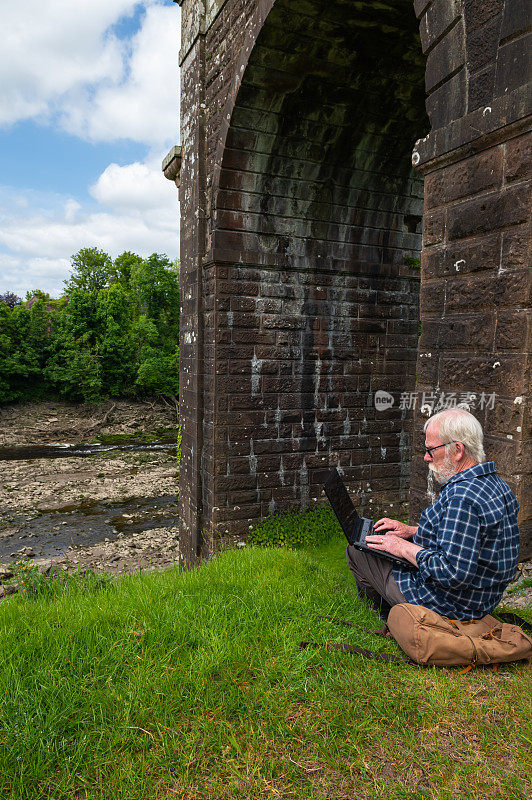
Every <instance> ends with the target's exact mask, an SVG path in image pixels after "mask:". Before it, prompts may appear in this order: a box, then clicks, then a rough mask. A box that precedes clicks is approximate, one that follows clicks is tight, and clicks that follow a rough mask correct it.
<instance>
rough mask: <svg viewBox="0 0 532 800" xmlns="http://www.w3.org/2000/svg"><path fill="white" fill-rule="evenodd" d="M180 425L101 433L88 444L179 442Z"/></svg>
mask: <svg viewBox="0 0 532 800" xmlns="http://www.w3.org/2000/svg"><path fill="white" fill-rule="evenodd" d="M178 435H179V428H178V427H170V428H156V430H154V431H132V432H131V433H100V434H98V435H97V436H94V438H93V439H91V440H90V442H88V444H118V445H120V444H129V443H131V442H134V443H138V444H150V443H152V442H170V443H171V442H177V437H178Z"/></svg>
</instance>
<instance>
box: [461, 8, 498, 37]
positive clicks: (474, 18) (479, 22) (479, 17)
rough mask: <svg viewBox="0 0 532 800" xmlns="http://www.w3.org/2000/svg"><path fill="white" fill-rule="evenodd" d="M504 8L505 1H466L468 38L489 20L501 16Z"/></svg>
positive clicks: (465, 11)
mask: <svg viewBox="0 0 532 800" xmlns="http://www.w3.org/2000/svg"><path fill="white" fill-rule="evenodd" d="M502 6H503V0H465V2H464V13H465V20H466V31H467V34H468V38H469V35H470V34H471V33H473V32H474V31H475V30H477V29H478V28H481V27H482V26H483V25H484V24H485V23H486V22H487V21H488V20H490V19H492V18H493V17H495V16H497V15H498V14H500V12H501V10H502Z"/></svg>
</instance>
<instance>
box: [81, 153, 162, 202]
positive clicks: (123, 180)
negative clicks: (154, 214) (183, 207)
mask: <svg viewBox="0 0 532 800" xmlns="http://www.w3.org/2000/svg"><path fill="white" fill-rule="evenodd" d="M90 193H91V195H92V196H93V197H94V198H95V200H97V201H98V202H99V203H101V204H102V205H104V206H108V207H110V208H116V209H138V210H140V209H144V210H147V209H152V208H160V207H162V206H164V205H171V204H172V202H173V201H175V196H176V188H175V185H174V184H173V183H170V182H169V181H167V180H165V179H164V178H163V174H162V172H161V167H160V164H157V165H148V164H140V163H139V162H138V161H137V162H135V163H134V164H128V165H127V166H125V167H120V166H118V164H109V166H108V167H107V169H106V170H105V171H104V172H102V174H101V175H100V177H99V178H98V180H97V181H96V183H95V184H94V186H91V188H90Z"/></svg>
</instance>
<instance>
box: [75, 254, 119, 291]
mask: <svg viewBox="0 0 532 800" xmlns="http://www.w3.org/2000/svg"><path fill="white" fill-rule="evenodd" d="M71 264H72V268H73V272H72V275H71V276H70V278H69V279H68V281H65V288H66V290H67V292H72V291H73V290H74V289H81V290H83V291H85V292H90V293H91V294H95V293H97V292H99V291H100V289H103V288H104V286H106V285H107V284H108V282H109V280H110V278H111V276H112V269H113V262H112V261H111V258H110V257H109V256H108V255H107V253H104V252H103V250H98V248H97V247H82V248H81V250H79V251H78V252H77V253H75V254H74V255H73V256H72V260H71Z"/></svg>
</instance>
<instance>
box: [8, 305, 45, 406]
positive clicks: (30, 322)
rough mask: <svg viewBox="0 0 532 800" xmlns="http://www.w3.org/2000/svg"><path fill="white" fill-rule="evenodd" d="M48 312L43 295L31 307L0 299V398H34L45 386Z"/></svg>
mask: <svg viewBox="0 0 532 800" xmlns="http://www.w3.org/2000/svg"><path fill="white" fill-rule="evenodd" d="M49 324H50V314H49V313H48V312H47V311H46V309H45V306H44V302H43V300H42V299H39V300H37V302H36V303H35V304H34V305H33V306H32V307H31V309H28V308H26V306H24V305H21V304H20V303H19V304H18V305H16V306H14V307H13V308H9V306H7V304H5V303H0V402H4V403H6V402H13V401H15V400H29V399H36V398H38V397H40V396H42V394H43V392H44V390H45V382H44V379H43V368H44V365H45V363H46V360H47V358H48V346H49V337H48V335H47V331H48V328H49Z"/></svg>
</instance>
